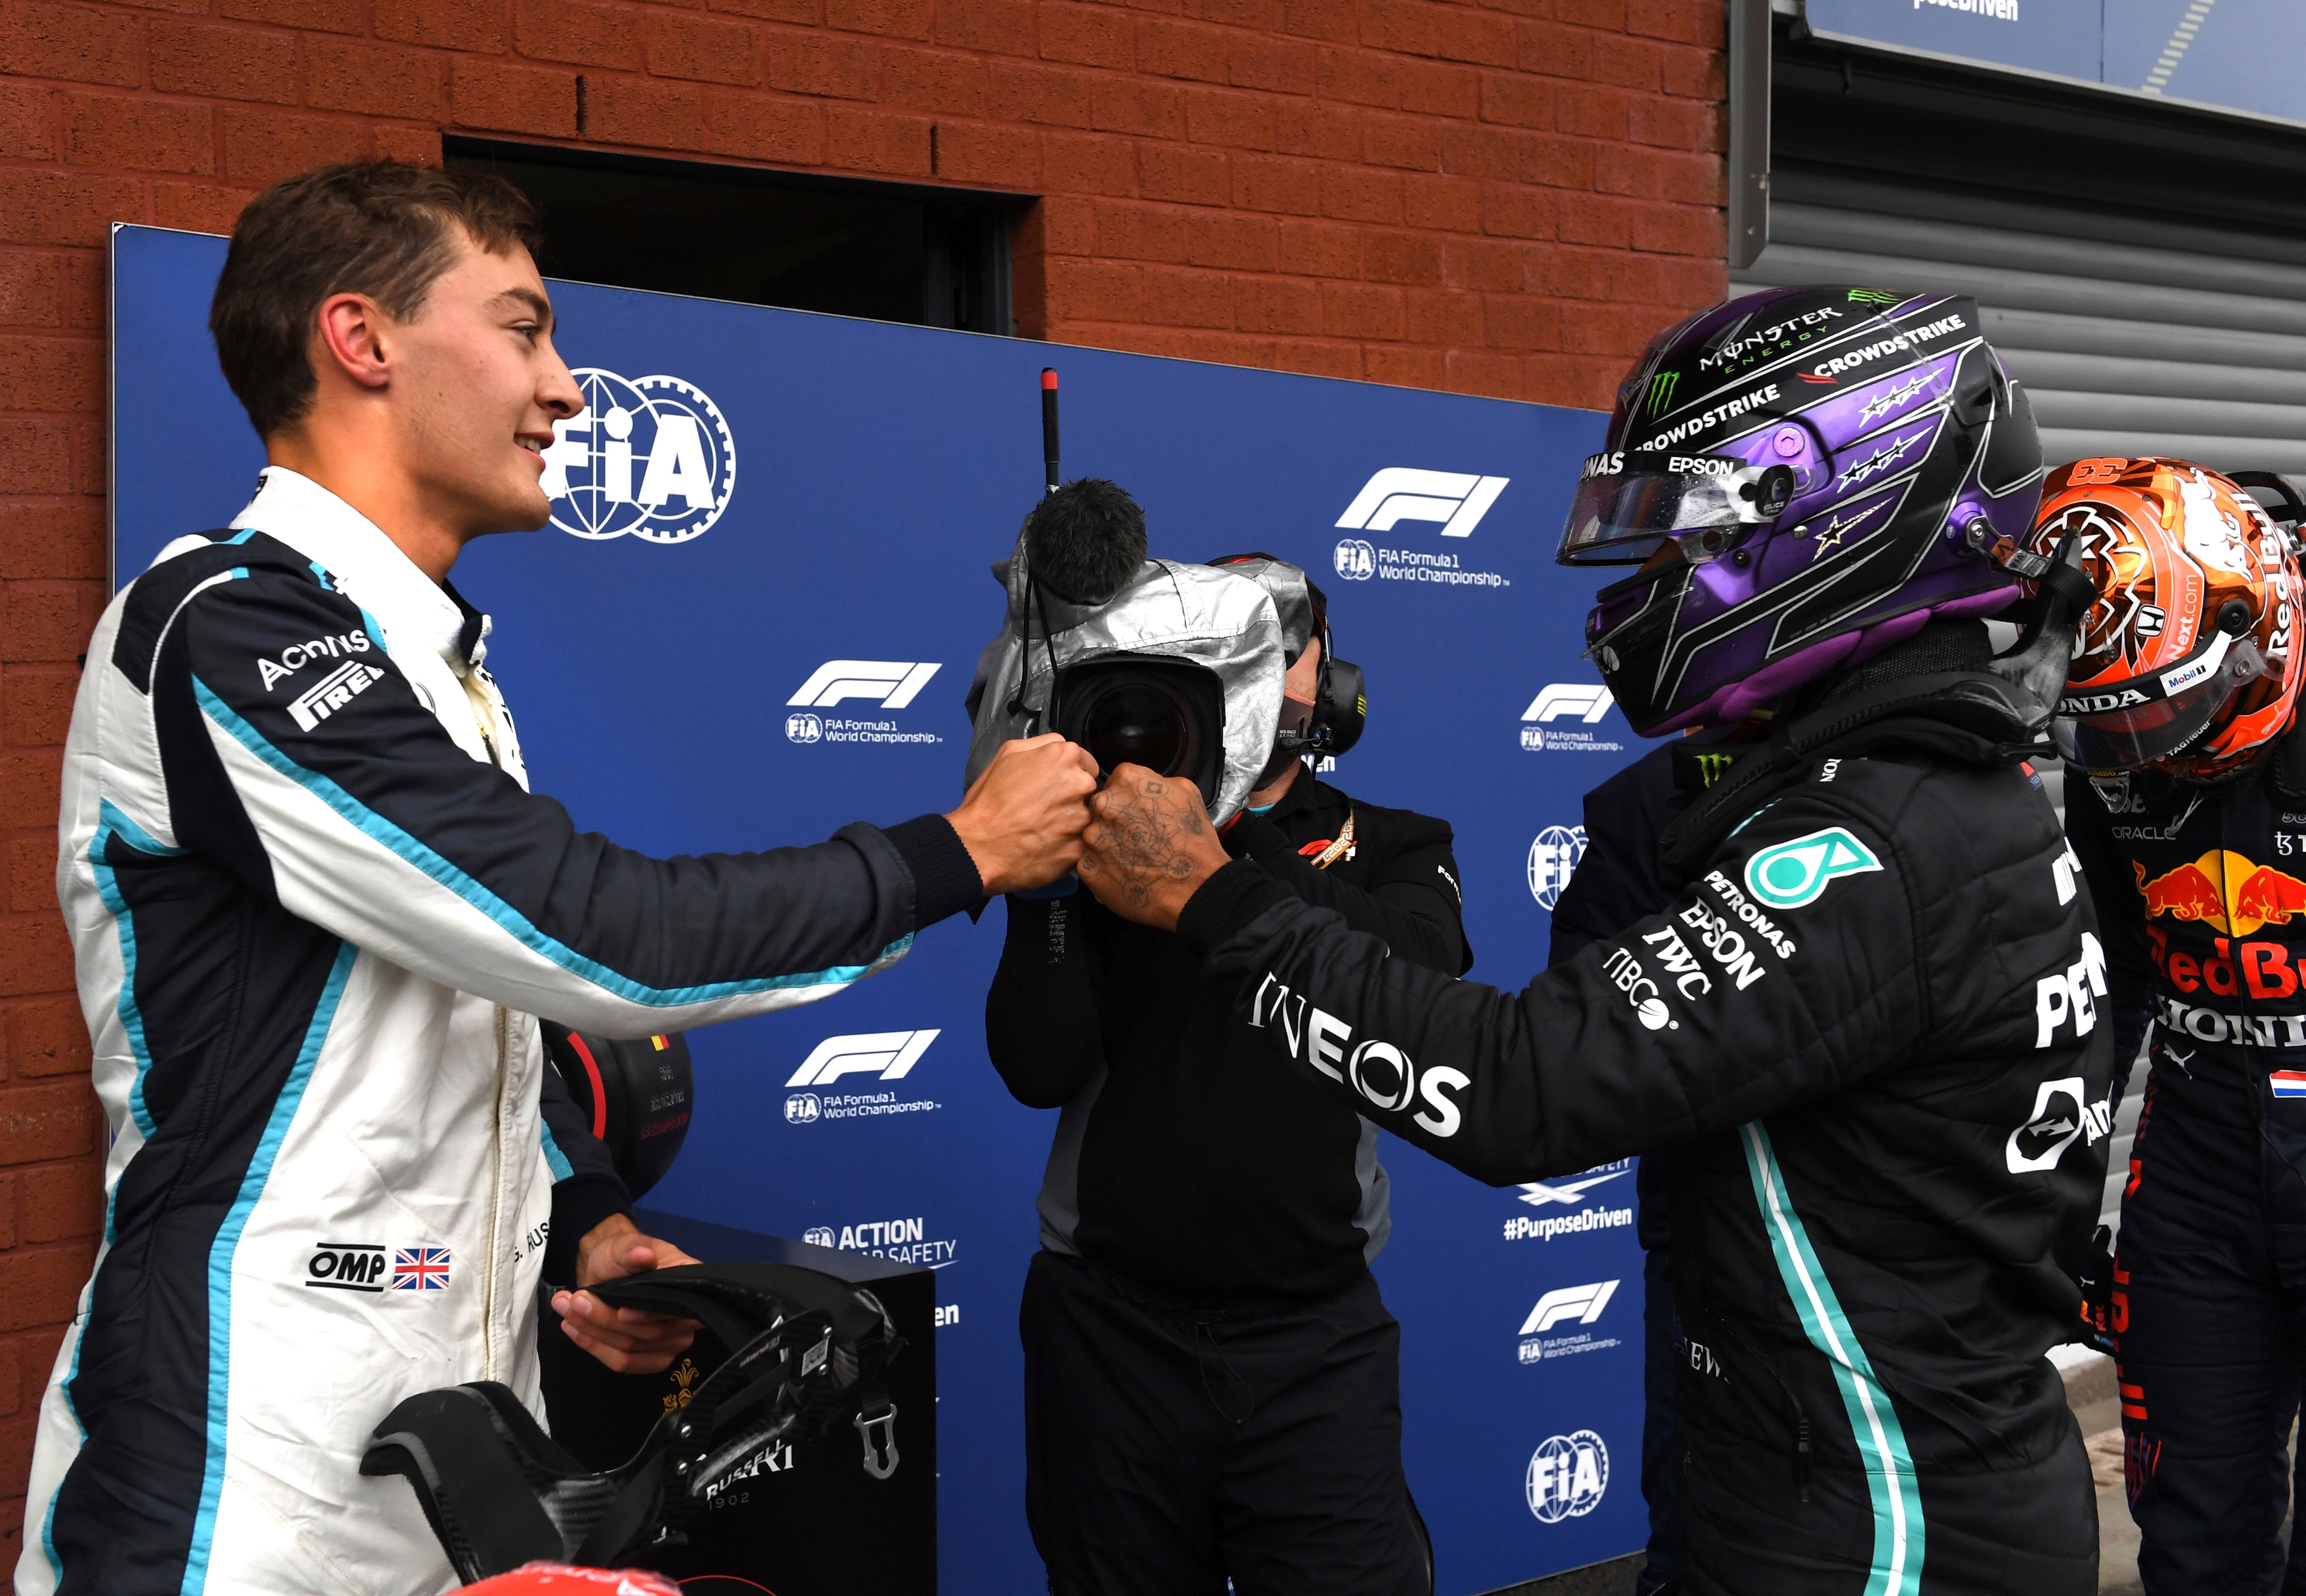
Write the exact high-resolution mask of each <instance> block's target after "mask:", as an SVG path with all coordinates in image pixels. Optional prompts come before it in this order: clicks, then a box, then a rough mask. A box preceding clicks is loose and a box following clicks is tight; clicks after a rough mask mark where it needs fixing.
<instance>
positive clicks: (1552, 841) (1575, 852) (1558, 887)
mask: <svg viewBox="0 0 2306 1596" xmlns="http://www.w3.org/2000/svg"><path fill="white" fill-rule="evenodd" d="M1584 857H1585V828H1584V826H1582V825H1550V826H1547V827H1546V828H1545V829H1544V830H1543V831H1542V832H1538V834H1537V841H1534V842H1533V843H1531V844H1530V845H1529V892H1530V896H1531V897H1533V898H1535V899H1536V900H1537V906H1538V908H1540V909H1543V910H1545V911H1546V913H1548V914H1551V913H1552V912H1553V906H1554V905H1555V904H1556V903H1559V901H1561V891H1562V889H1563V888H1564V887H1566V886H1567V885H1568V884H1569V878H1570V877H1571V876H1573V875H1576V874H1577V861H1578V860H1580V859H1582V858H1584Z"/></svg>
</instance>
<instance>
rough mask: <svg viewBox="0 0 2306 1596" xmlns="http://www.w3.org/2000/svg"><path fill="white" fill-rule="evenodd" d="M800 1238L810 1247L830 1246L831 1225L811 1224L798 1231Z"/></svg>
mask: <svg viewBox="0 0 2306 1596" xmlns="http://www.w3.org/2000/svg"><path fill="white" fill-rule="evenodd" d="M800 1239H801V1240H802V1241H804V1242H807V1243H808V1244H809V1245H810V1246H812V1247H830V1246H832V1245H833V1227H832V1226H831V1225H810V1226H809V1227H808V1228H807V1230H805V1231H803V1232H801V1233H800Z"/></svg>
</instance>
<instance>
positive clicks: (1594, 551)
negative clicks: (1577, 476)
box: [1554, 450, 1793, 565]
mask: <svg viewBox="0 0 2306 1596" xmlns="http://www.w3.org/2000/svg"><path fill="white" fill-rule="evenodd" d="M1792 497H1793V472H1792V471H1791V470H1790V469H1789V467H1787V466H1783V465H1748V464H1747V463H1746V462H1745V461H1744V460H1741V459H1738V457H1736V456H1734V455H1662V454H1661V455H1634V454H1627V452H1625V451H1624V450H1610V451H1607V452H1604V453H1602V454H1598V455H1595V456H1593V457H1591V458H1589V459H1588V460H1587V461H1586V462H1585V473H1584V477H1583V478H1582V479H1581V480H1580V481H1579V482H1578V484H1577V492H1576V497H1575V498H1573V499H1571V500H1570V504H1569V519H1568V521H1567V523H1566V524H1565V525H1563V526H1562V529H1561V547H1560V550H1559V552H1558V553H1556V555H1555V556H1554V558H1555V559H1556V560H1557V561H1559V563H1560V564H1562V565H1639V564H1641V563H1642V562H1643V561H1644V560H1646V559H1649V558H1650V556H1651V555H1653V554H1655V553H1656V552H1657V551H1658V550H1659V549H1660V548H1661V547H1662V546H1663V545H1664V543H1665V541H1666V540H1667V539H1668V538H1671V539H1673V540H1675V541H1676V542H1678V543H1679V544H1680V545H1681V551H1682V553H1683V555H1684V556H1685V557H1686V558H1687V559H1688V560H1689V562H1690V563H1691V564H1692V565H1704V563H1706V561H1708V560H1711V559H1718V558H1720V557H1721V555H1723V554H1726V553H1727V552H1729V550H1730V549H1731V548H1732V547H1734V546H1735V545H1736V544H1737V542H1738V539H1739V538H1740V537H1741V536H1743V535H1744V533H1745V531H1746V529H1747V528H1748V527H1750V526H1755V525H1761V524H1763V523H1765V522H1768V521H1772V520H1774V519H1776V517H1777V515H1778V512H1779V511H1781V510H1782V509H1784V508H1785V507H1786V503H1787V501H1788V500H1789V499H1791V498H1792Z"/></svg>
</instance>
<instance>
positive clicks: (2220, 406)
mask: <svg viewBox="0 0 2306 1596" xmlns="http://www.w3.org/2000/svg"><path fill="white" fill-rule="evenodd" d="M1771 190H1772V201H1771V205H1770V244H1769V247H1768V248H1767V249H1766V250H1764V252H1762V255H1761V257H1760V259H1758V260H1755V262H1754V264H1753V265H1752V266H1751V267H1749V268H1747V269H1745V270H1743V271H1735V272H1732V273H1731V274H1730V283H1731V291H1732V292H1733V293H1742V292H1745V291H1747V290H1749V289H1753V288H1760V287H1774V286H1787V285H1790V284H1797V283H1858V284H1865V285H1868V286H1877V287H1883V288H1911V289H1915V290H1917V291H1920V290H1929V291H1935V292H1939V293H1960V294H1970V295H1972V296H1973V297H1975V298H1976V299H1977V302H1978V305H1979V307H1980V309H1981V311H1982V312H1983V314H1984V319H1985V324H1986V336H1987V337H1989V338H1991V339H1992V340H1993V342H1994V347H1995V348H1996V349H1998V350H2000V351H2001V353H2002V356H2003V360H2004V361H2006V362H2007V363H2009V366H2010V369H2011V372H2012V373H2013V374H2015V375H2016V376H2017V378H2018V380H2020V381H2021V382H2023V383H2024V384H2025V385H2026V388H2027V389H2028V392H2029V393H2031V394H2032V395H2033V398H2034V410H2035V415H2036V417H2037V420H2038V421H2039V422H2040V423H2041V427H2042V452H2043V455H2044V457H2046V459H2047V460H2048V461H2049V462H2050V463H2051V464H2053V465H2055V464H2058V463H2061V462H2063V461H2066V460H2074V459H2081V458H2086V457H2094V456H2103V455H2171V456H2175V457H2179V458H2182V459H2190V460H2196V461H2199V462H2200V463H2201V464H2203V465H2209V466H2213V467H2216V468H2218V469H2221V470H2227V471H2236V470H2245V469H2252V468H2255V469H2259V470H2270V471H2284V472H2306V243H2299V242H2297V241H2294V240H2291V239H2285V238H2280V237H2276V236H2273V235H2268V234H2267V233H2264V232H2252V231H2250V230H2247V229H2244V228H2240V227H2221V226H2218V225H2217V224H2216V221H2215V219H2213V218H2204V217H2200V216H2188V215H2172V216H2168V217H2166V218H2151V219H2150V220H2149V219H2143V218H2139V217H2137V216H2134V215H2131V216H2116V215H2111V214H2108V213H2106V212H2105V211H2104V210H2091V209H2084V208H2081V207H2067V206H2060V205H2058V204H2057V203H2055V202H2054V201H2050V202H2044V203H2036V202H2033V201H2016V200H2012V199H2010V198H2007V197H2004V196H1996V195H1992V194H1987V193H1985V192H1978V193H1972V194H1964V193H1961V192H1956V191H1952V190H1950V189H1948V188H1947V187H1944V186H1943V185H1934V184H1933V185H1927V186H1925V185H1921V184H1911V185H1909V184H1904V183H1899V182H1896V181H1895V180H1890V181H1883V180H1879V179H1872V178H1865V177H1857V176H1852V175H1849V174H1848V173H1847V172H1846V171H1844V172H1835V171H1831V170H1827V169H1823V168H1806V167H1804V166H1800V165H1798V164H1797V165H1790V166H1786V167H1784V168H1781V169H1780V170H1777V171H1774V172H1772V175H1771Z"/></svg>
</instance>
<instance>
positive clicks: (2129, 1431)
mask: <svg viewBox="0 0 2306 1596" xmlns="http://www.w3.org/2000/svg"><path fill="white" fill-rule="evenodd" d="M2158 1052H2159V1049H2158V1048H2157V1054H2158ZM2198 1063H2199V1061H2198ZM2259 1068H2260V1069H2263V1068H2264V1066H2263V1065H2260V1066H2259ZM2197 1073H2198V1075H2199V1076H2201V1077H2203V1078H2202V1079H2199V1080H2195V1081H2192V1082H2188V1083H2184V1084H2183V1086H2182V1090H2183V1093H2184V1095H2183V1097H2181V1096H2180V1095H2179V1092H2178V1091H2176V1090H2165V1089H2163V1088H2162V1083H2161V1081H2160V1080H2159V1078H2158V1077H2159V1071H2158V1069H2157V1080H2156V1082H2155V1085H2154V1086H2153V1087H2152V1088H2149V1090H2148V1096H2147V1100H2146V1110H2145V1113H2144V1115H2143V1116H2142V1118H2141V1120H2140V1122H2139V1132H2138V1139H2137V1142H2136V1144H2135V1145H2134V1146H2133V1147H2132V1148H2131V1157H2132V1159H2133V1161H2134V1162H2133V1167H2134V1172H2135V1173H2134V1178H2133V1181H2132V1183H2131V1188H2130V1190H2129V1191H2128V1192H2127V1193H2126V1194H2125V1195H2124V1197H2123V1199H2122V1243H2121V1248H2120V1254H2119V1258H2118V1260H2117V1273H2116V1275H2115V1277H2114V1278H2115V1288H2116V1290H2117V1291H2118V1292H2120V1293H2122V1298H2124V1299H2126V1302H2127V1310H2128V1313H2127V1320H2126V1322H2125V1321H2124V1320H2123V1319H2122V1315H2121V1314H2120V1312H2119V1311H2118V1312H2117V1315H2116V1327H2117V1328H2118V1330H2119V1332H2120V1339H2121V1345H2122V1352H2121V1355H2120V1358H2119V1360H2118V1364H2119V1376H2120V1379H2121V1387H2122V1438H2123V1474H2124V1476H2125V1479H2126V1481H2127V1483H2128V1485H2129V1490H2130V1511H2131V1517H2133V1518H2135V1519H2136V1520H2137V1521H2138V1529H2139V1551H2138V1573H2139V1581H2140V1583H2142V1584H2144V1586H2145V1587H2146V1590H2147V1591H2148V1593H2149V1596H2191V1592H2202V1593H2203V1596H2212V1593H2215V1596H2260V1593H2263V1592H2274V1591H2276V1590H2279V1591H2282V1592H2285V1593H2287V1596H2298V1593H2300V1592H2306V1535H2298V1536H2293V1541H2292V1550H2291V1553H2290V1556H2289V1558H2288V1559H2287V1564H2286V1567H2285V1558H2284V1557H2283V1551H2282V1539H2281V1529H2282V1515H2283V1512H2284V1509H2285V1507H2286V1506H2288V1504H2289V1502H2290V1499H2291V1493H2292V1483H2291V1479H2290V1472H2291V1471H2290V1460H2289V1457H2288V1455H2287V1452H2286V1447H2285V1444H2286V1442H2287V1439H2288V1437H2289V1433H2290V1421H2291V1419H2292V1417H2293V1415H2294V1414H2296V1413H2297V1412H2298V1398H2299V1387H2300V1382H2301V1378H2302V1375H2306V1183H2302V1182H2301V1181H2300V1178H2299V1175H2298V1173H2297V1172H2296V1171H2295V1170H2294V1169H2293V1168H2292V1167H2291V1166H2290V1165H2288V1164H2287V1163H2286V1162H2285V1161H2284V1160H2283V1159H2282V1158H2281V1157H2279V1156H2276V1154H2275V1153H2274V1152H2273V1151H2272V1150H2271V1149H2270V1148H2268V1146H2267V1145H2266V1143H2265V1141H2264V1139H2262V1137H2261V1135H2260V1133H2259V1127H2258V1126H2257V1124H2256V1123H2254V1122H2253V1121H2252V1119H2251V1117H2250V1114H2249V1113H2248V1099H2247V1098H2246V1097H2243V1096H2242V1092H2243V1091H2244V1090H2248V1089H2254V1088H2255V1087H2256V1082H2255V1080H2250V1081H2249V1082H2247V1084H2246V1085H2245V1084H2244V1083H2242V1082H2239V1081H2236V1082H2232V1083H2229V1082H2226V1081H2223V1080H2219V1079H2217V1078H2216V1077H2215V1076H2210V1075H2208V1071H2201V1070H2199V1068H2198V1071H2197ZM2229 1085H2230V1086H2231V1089H2230V1090H2223V1091H2222V1090H2220V1089H2219V1088H2222V1087H2228V1086H2229ZM2228 1097H2231V1099H2232V1100H2231V1102H2228V1101H2227V1100H2226V1099H2227V1098H2228ZM2123 1276H2128V1279H2127V1280H2126V1281H2125V1280H2124V1279H2123V1278H2122V1277H2123ZM2121 1306H2122V1301H2121V1300H2120V1299H2118V1300H2117V1309H2118V1310H2119V1309H2120V1308H2121Z"/></svg>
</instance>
